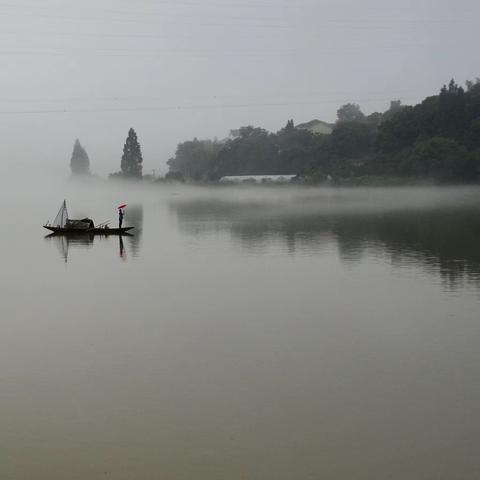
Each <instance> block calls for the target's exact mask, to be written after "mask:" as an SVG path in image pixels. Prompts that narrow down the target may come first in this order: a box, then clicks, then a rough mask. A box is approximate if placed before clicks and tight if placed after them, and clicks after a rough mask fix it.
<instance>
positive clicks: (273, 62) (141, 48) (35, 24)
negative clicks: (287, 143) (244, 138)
mask: <svg viewBox="0 0 480 480" xmlns="http://www.w3.org/2000/svg"><path fill="white" fill-rule="evenodd" d="M479 26H480V2H479V1H478V0H457V1H456V2H452V1H451V0H449V1H446V0H415V1H412V0H402V1H392V0H355V1H353V0H335V1H333V0H331V1H324V0H278V1H275V0H258V1H256V0H178V1H175V0H159V1H154V0H134V1H133V0H130V1H127V0H95V1H94V0H82V1H81V2H79V1H78V0H75V1H74V0H18V1H17V0H6V1H3V0H0V38H1V46H0V61H1V63H2V65H1V74H0V89H1V93H0V98H1V105H0V124H1V135H2V160H1V162H2V164H3V166H4V167H5V165H11V164H14V165H20V166H21V167H22V168H24V169H26V170H29V171H32V172H35V171H36V168H35V167H36V166H39V165H40V166H43V165H46V166H47V167H48V169H49V170H51V171H57V172H59V173H60V174H65V175H67V174H68V173H69V164H68V162H69V159H70V154H71V150H72V146H73V142H74V140H75V138H77V137H78V138H79V139H80V141H81V142H82V144H83V145H84V146H85V147H86V149H87V152H88V153H89V156H90V159H91V163H92V170H93V171H94V172H95V173H98V174H100V175H106V174H107V173H109V172H112V171H115V170H118V169H119V165H120V156H121V152H122V147H123V142H124V140H125V137H126V134H127V131H128V129H129V128H130V127H134V128H135V129H136V131H137V134H138V137H139V140H140V142H141V144H142V148H143V153H144V173H150V172H151V170H152V169H156V170H157V171H161V172H165V171H166V166H165V162H166V160H167V159H168V158H169V157H170V156H172V155H173V154H174V151H175V147H176V144H177V143H178V142H180V141H183V140H187V139H191V138H193V137H195V136H196V137H198V138H205V137H215V136H217V137H218V138H223V137H225V136H227V135H228V133H229V131H230V129H233V128H238V127H239V126H242V125H248V124H253V125H255V126H262V127H264V128H267V129H269V130H273V131H275V130H278V129H279V128H281V127H282V126H283V125H284V124H285V123H286V121H287V119H289V118H293V119H294V121H295V122H296V123H300V122H304V121H308V120H311V119H313V118H319V119H322V120H326V121H334V120H335V113H336V110H337V108H338V106H340V105H342V104H344V103H346V102H352V101H353V102H357V103H359V104H360V105H361V107H362V109H363V110H364V111H365V112H366V113H370V112H372V111H375V110H379V111H383V110H385V109H386V108H387V107H388V105H389V101H390V100H391V99H402V100H403V102H404V103H415V102H416V101H418V100H420V99H422V98H423V97H425V96H426V95H429V94H433V93H435V92H437V91H438V89H439V88H440V87H441V85H442V84H443V83H446V82H448V80H449V79H450V78H452V77H455V79H456V80H457V81H458V82H459V83H463V82H464V81H465V80H467V79H471V78H475V77H478V76H480V57H479V55H478V32H479Z"/></svg>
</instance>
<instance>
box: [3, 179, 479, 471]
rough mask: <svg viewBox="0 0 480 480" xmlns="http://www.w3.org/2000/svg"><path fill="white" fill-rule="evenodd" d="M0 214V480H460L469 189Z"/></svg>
mask: <svg viewBox="0 0 480 480" xmlns="http://www.w3.org/2000/svg"><path fill="white" fill-rule="evenodd" d="M34 185H35V186H34ZM64 198H66V200H67V205H68V207H69V212H70V215H71V216H72V217H83V216H89V217H91V218H93V219H94V220H95V222H97V223H99V222H104V221H107V220H112V224H114V223H115V222H116V207H117V205H119V204H121V203H127V204H128V206H127V209H126V216H125V221H124V224H125V225H132V226H134V227H135V229H134V236H133V237H124V238H121V239H120V238H118V237H108V238H104V237H94V238H91V237H88V236H87V237H85V238H74V239H66V238H61V237H60V238H59V237H55V238H45V237H46V234H47V233H48V232H47V231H46V230H45V231H43V229H42V228H41V225H42V224H43V223H44V222H45V221H46V220H47V219H50V220H52V219H53V217H54V215H55V214H56V212H57V210H58V208H59V206H60V203H61V202H62V201H63V199H64ZM0 200H1V202H0V215H1V217H2V219H3V221H2V222H1V225H0V230H1V234H2V243H1V245H2V248H1V251H0V258H1V262H2V263H1V264H2V275H1V276H0V292H1V302H0V327H1V331H2V334H1V335H0V385H1V405H2V409H1V411H0V477H1V478H7V479H9V478H12V479H31V478H35V479H42V480H43V479H48V480H52V479H65V478H72V479H79V480H80V479H82V480H83V479H99V478H106V477H107V478H108V477H110V478H115V479H131V478H136V479H150V478H171V479H175V480H177V479H185V480H186V479H192V478H195V479H209V480H210V479H218V480H220V479H222V480H224V479H227V478H228V479H244V478H262V479H263V478H275V479H285V480H286V479H291V478H297V479H310V478H355V479H360V480H363V479H365V480H367V479H368V480H371V479H372V478H378V479H384V478H391V479H394V480H397V479H398V480H400V479H402V480H403V479H405V478H409V479H412V480H417V479H418V480H420V479H422V480H423V479H425V478H435V479H440V480H443V479H445V480H447V479H449V480H450V479H452V478H458V479H473V478H476V476H475V472H477V471H478V467H479V463H478V455H477V451H476V450H477V449H476V443H477V438H478V433H479V431H480V421H479V420H477V417H478V415H476V412H477V410H478V404H479V401H480V389H479V387H478V374H479V371H478V365H479V364H480V362H479V361H480V353H479V350H478V340H479V336H480V325H479V323H478V308H479V300H480V295H479V293H480V290H479V288H480V253H478V252H479V249H478V239H479V238H480V237H479V234H480V218H479V215H478V212H479V207H480V189H479V188H478V187H462V188H456V187H445V188H425V187H424V188H421V189H420V188H394V189H381V188H374V189H313V188H312V189H295V188H275V187H272V188H253V189H250V188H214V189H208V188H188V187H184V186H169V187H158V186H152V187H151V188H146V187H140V186H135V185H129V184H114V183H106V182H103V181H98V182H97V183H93V184H89V185H82V184H78V183H73V182H66V183H65V182H63V181H58V182H51V181H48V182H47V181H42V179H41V178H36V179H35V184H34V183H33V181H29V180H28V179H25V181H24V183H21V184H20V183H16V182H13V183H12V182H7V181H6V180H5V177H3V180H2V188H1V191H0ZM25 459H28V461H26V460H25Z"/></svg>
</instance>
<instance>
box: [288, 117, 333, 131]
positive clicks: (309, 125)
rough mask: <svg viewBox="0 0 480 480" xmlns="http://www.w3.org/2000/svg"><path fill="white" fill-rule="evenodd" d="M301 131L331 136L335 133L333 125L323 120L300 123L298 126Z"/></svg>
mask: <svg viewBox="0 0 480 480" xmlns="http://www.w3.org/2000/svg"><path fill="white" fill-rule="evenodd" d="M296 128H298V129H299V130H308V131H309V132H312V133H316V134H322V135H330V134H331V133H332V132H333V125H332V124H331V123H327V122H323V121H322V120H316V119H315V120H311V121H310V122H306V123H300V124H298V125H297V126H296Z"/></svg>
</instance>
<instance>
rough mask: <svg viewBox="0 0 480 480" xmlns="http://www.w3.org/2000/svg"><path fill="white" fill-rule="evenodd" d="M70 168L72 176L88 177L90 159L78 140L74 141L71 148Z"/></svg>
mask: <svg viewBox="0 0 480 480" xmlns="http://www.w3.org/2000/svg"><path fill="white" fill-rule="evenodd" d="M70 167H71V169H72V175H75V176H77V175H90V159H89V158H88V155H87V152H86V151H85V149H84V148H83V147H82V145H81V144H80V141H79V140H78V138H77V139H76V140H75V144H74V146H73V152H72V158H71V159H70Z"/></svg>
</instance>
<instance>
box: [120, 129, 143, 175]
mask: <svg viewBox="0 0 480 480" xmlns="http://www.w3.org/2000/svg"><path fill="white" fill-rule="evenodd" d="M142 163H143V157H142V150H141V148H140V144H139V143H138V139H137V134H136V133H135V130H134V129H133V128H131V129H130V130H129V131H128V137H127V140H126V141H125V145H124V147H123V155H122V162H121V169H122V175H123V176H124V177H127V178H142Z"/></svg>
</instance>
